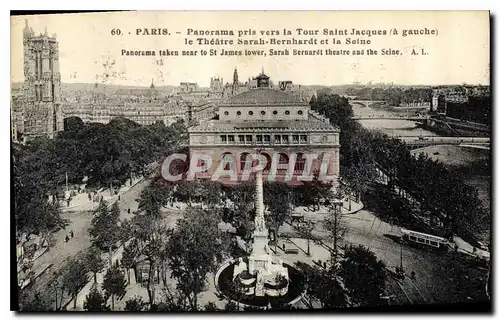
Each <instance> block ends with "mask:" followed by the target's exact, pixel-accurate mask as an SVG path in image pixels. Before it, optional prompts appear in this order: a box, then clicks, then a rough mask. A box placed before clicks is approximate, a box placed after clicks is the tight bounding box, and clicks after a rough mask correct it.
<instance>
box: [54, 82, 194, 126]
mask: <svg viewBox="0 0 500 321" xmlns="http://www.w3.org/2000/svg"><path fill="white" fill-rule="evenodd" d="M95 89H96V91H95V92H93V93H92V94H91V95H87V96H84V97H75V98H76V99H75V101H68V102H65V103H64V105H63V107H64V115H65V118H68V117H79V118H81V119H82V120H83V121H84V122H92V123H103V124H106V123H109V122H110V121H111V119H113V118H115V117H124V118H127V119H130V120H132V121H134V122H136V123H138V124H140V125H151V124H153V123H155V122H158V121H162V122H164V123H165V125H170V124H172V123H173V122H175V121H177V120H180V119H183V120H186V118H187V104H186V103H184V102H183V101H182V100H181V99H175V98H173V97H165V96H161V95H160V93H159V92H158V90H157V89H156V88H155V86H154V84H153V83H151V86H150V88H149V89H148V90H146V92H145V93H144V91H145V90H143V94H142V95H116V94H114V93H109V94H104V93H98V92H97V89H98V85H97V84H96V85H95Z"/></svg>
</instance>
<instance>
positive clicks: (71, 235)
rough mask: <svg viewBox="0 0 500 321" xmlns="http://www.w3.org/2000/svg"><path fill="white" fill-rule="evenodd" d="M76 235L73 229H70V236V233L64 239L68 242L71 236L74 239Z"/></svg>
mask: <svg viewBox="0 0 500 321" xmlns="http://www.w3.org/2000/svg"><path fill="white" fill-rule="evenodd" d="M74 236H75V235H74V234H73V230H71V231H69V236H68V234H66V237H65V238H64V241H65V242H66V243H68V241H69V239H70V238H71V239H72V238H73V237H74Z"/></svg>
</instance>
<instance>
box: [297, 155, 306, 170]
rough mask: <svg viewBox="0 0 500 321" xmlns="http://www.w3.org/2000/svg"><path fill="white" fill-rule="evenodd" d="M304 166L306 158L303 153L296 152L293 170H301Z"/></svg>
mask: <svg viewBox="0 0 500 321" xmlns="http://www.w3.org/2000/svg"><path fill="white" fill-rule="evenodd" d="M305 167H306V158H305V157H304V154H302V153H298V154H297V158H296V160H295V168H294V169H295V170H296V171H303V170H304V168H305Z"/></svg>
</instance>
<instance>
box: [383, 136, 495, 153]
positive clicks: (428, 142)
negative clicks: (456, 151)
mask: <svg viewBox="0 0 500 321" xmlns="http://www.w3.org/2000/svg"><path fill="white" fill-rule="evenodd" d="M393 138H398V139H401V140H402V141H404V142H405V143H406V144H407V145H409V146H410V147H414V149H418V148H422V147H427V146H434V145H457V146H461V147H469V148H478V149H486V150H489V149H490V138H489V137H441V136H393Z"/></svg>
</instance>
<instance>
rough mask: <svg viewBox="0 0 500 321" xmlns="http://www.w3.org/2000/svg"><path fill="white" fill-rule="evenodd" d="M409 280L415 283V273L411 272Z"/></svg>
mask: <svg viewBox="0 0 500 321" xmlns="http://www.w3.org/2000/svg"><path fill="white" fill-rule="evenodd" d="M410 278H411V279H412V280H413V281H415V280H416V279H417V278H416V277H415V271H411V276H410Z"/></svg>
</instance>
